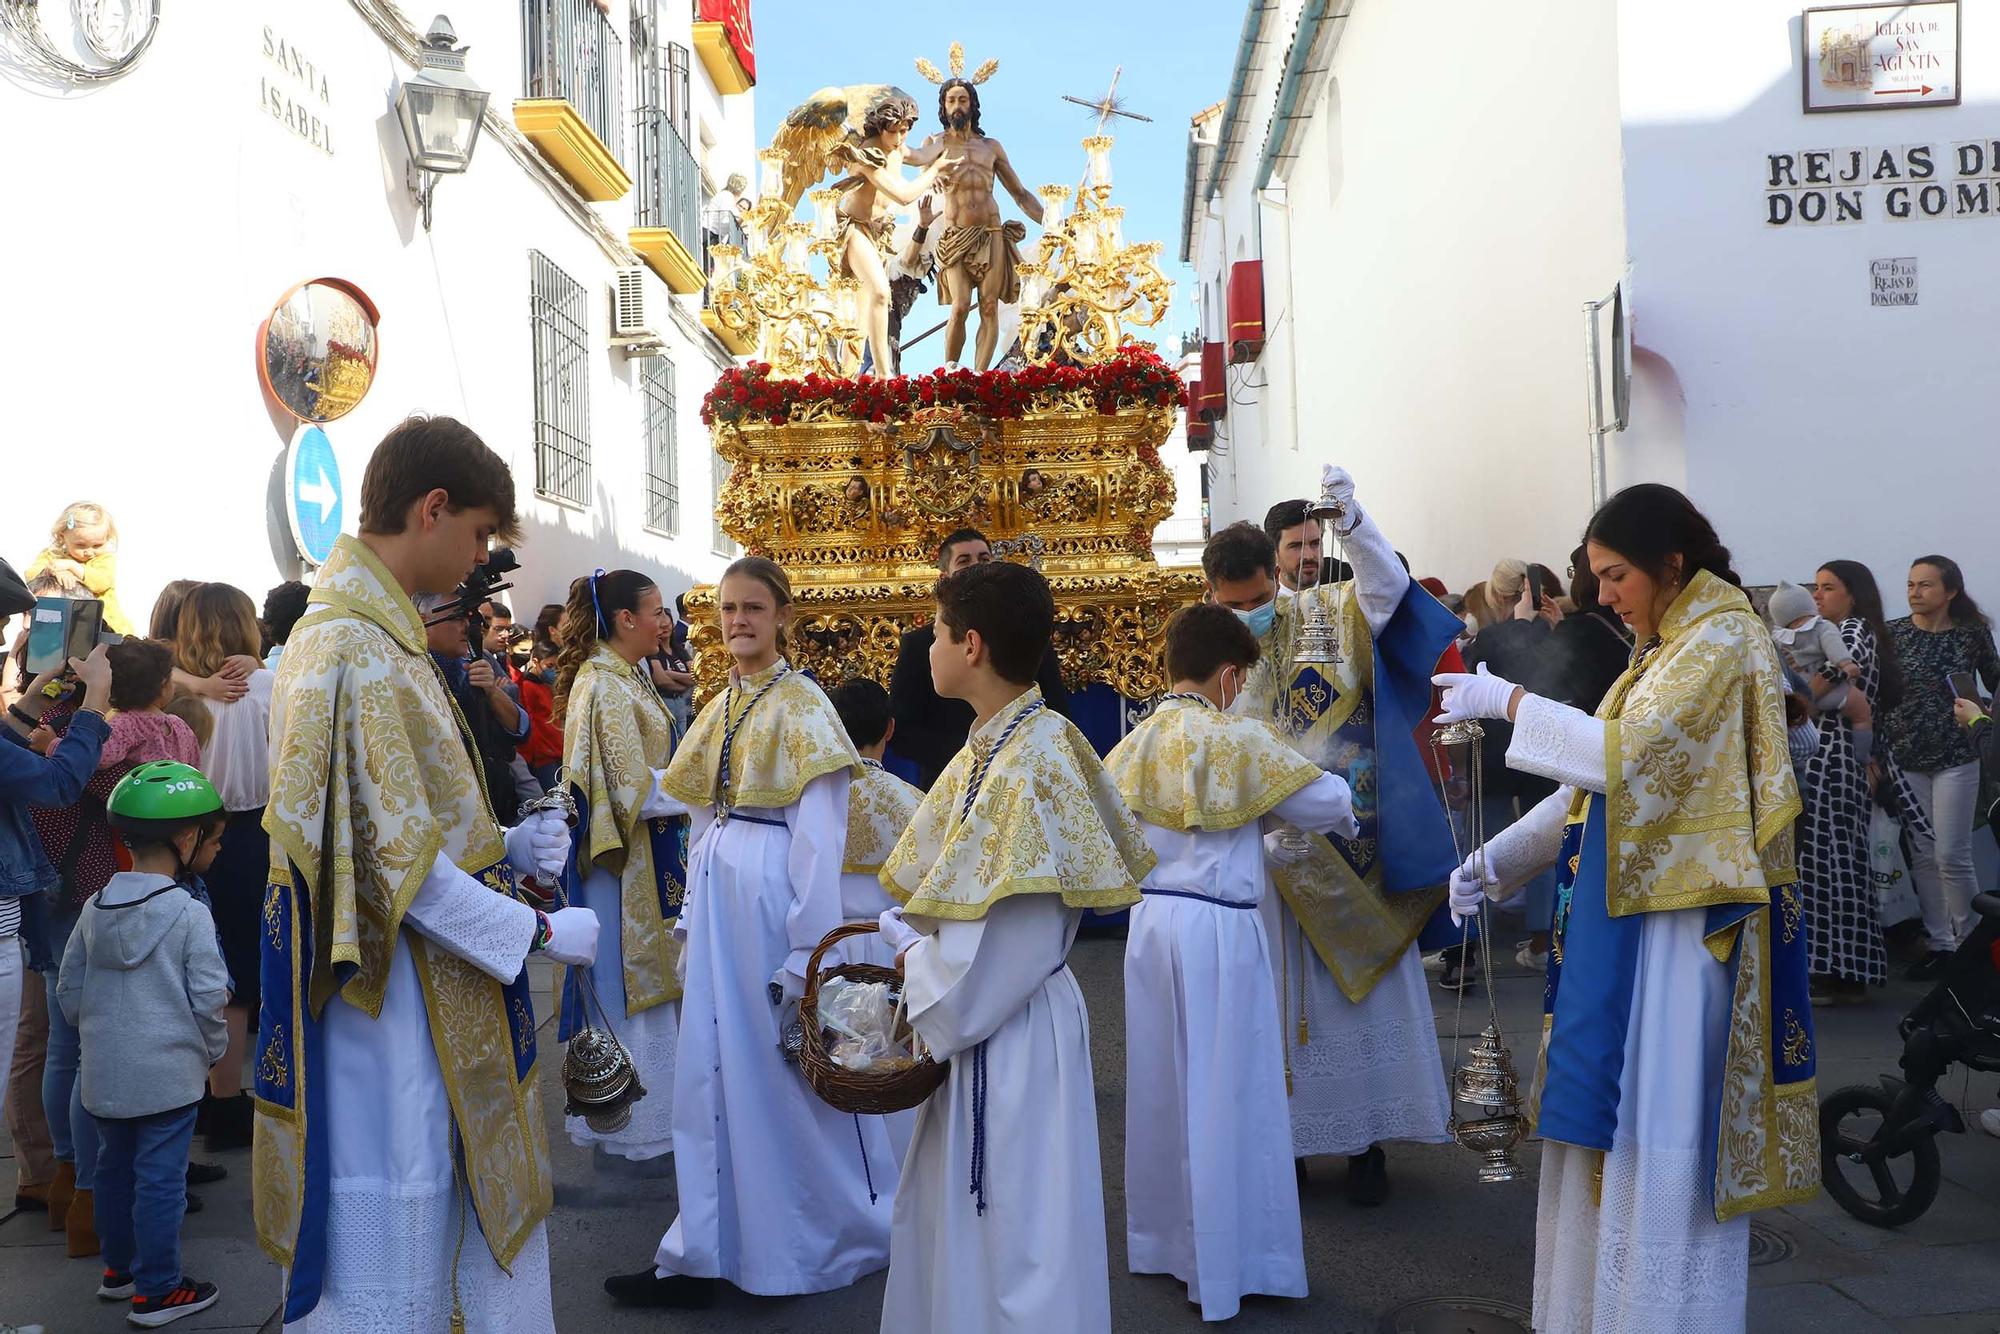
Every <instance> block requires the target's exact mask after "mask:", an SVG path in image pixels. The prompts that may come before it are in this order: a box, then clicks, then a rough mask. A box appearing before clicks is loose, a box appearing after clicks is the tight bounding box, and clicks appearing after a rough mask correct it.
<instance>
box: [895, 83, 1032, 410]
mask: <svg viewBox="0 0 2000 1334" xmlns="http://www.w3.org/2000/svg"><path fill="white" fill-rule="evenodd" d="M938 119H939V120H940V121H941V122H943V124H944V132H943V133H942V134H933V135H932V136H931V137H930V138H928V139H926V140H924V142H923V143H921V144H919V145H918V146H917V147H916V148H914V149H912V150H910V151H909V152H908V153H907V154H906V155H905V157H904V161H906V162H908V163H909V164H910V165H911V166H913V167H922V166H926V165H928V164H930V163H931V162H933V161H935V160H937V159H938V158H939V157H940V156H947V155H948V156H954V157H959V158H962V159H963V161H962V162H960V163H959V164H958V165H957V167H956V170H954V171H953V173H952V175H951V177H950V179H949V183H948V184H946V185H944V186H943V187H942V188H943V189H944V191H945V196H944V230H943V231H942V232H941V233H939V235H938V243H937V273H938V300H939V302H940V303H949V304H950V306H951V321H950V323H949V324H948V325H947V326H946V328H945V336H944V357H945V361H946V362H947V363H949V364H951V365H957V364H958V363H959V359H960V357H961V355H962V354H963V353H964V351H965V325H966V319H967V317H968V316H970V315H971V313H972V305H973V294H974V293H975V292H976V293H977V294H978V302H979V341H978V342H977V344H976V345H975V347H974V353H973V362H972V365H973V369H975V370H982V371H983V370H985V369H987V368H988V367H989V366H991V365H992V364H993V353H994V351H995V347H996V345H997V344H998V342H999V339H1000V304H1001V303H1002V302H1006V301H1018V300H1020V299H1021V277H1020V273H1019V265H1020V262H1021V255H1020V252H1019V251H1018V250H1017V249H1016V248H1015V247H1016V246H1017V245H1018V243H1019V242H1020V241H1021V240H1022V239H1024V238H1025V237H1026V236H1027V234H1028V229H1027V227H1026V226H1024V225H1023V224H1021V223H1020V222H1006V223H1003V222H1002V221H1001V219H1000V205H999V203H998V201H996V200H995V199H994V198H993V182H994V180H995V179H996V178H997V179H998V180H999V182H1000V184H1001V185H1003V186H1005V187H1006V188H1007V193H1008V194H1010V195H1012V196H1013V197H1014V202H1015V203H1017V204H1019V205H1020V206H1021V211H1022V212H1023V213H1026V214H1027V215H1028V216H1029V217H1030V218H1032V219H1034V221H1035V222H1037V223H1039V222H1041V220H1042V204H1041V201H1040V200H1039V199H1036V198H1035V196H1034V195H1033V194H1032V193H1030V192H1029V190H1028V189H1027V187H1026V186H1024V185H1022V184H1021V178H1020V177H1018V176H1016V175H1015V174H1014V165H1013V163H1011V162H1009V161H1008V160H1007V150H1006V149H1004V148H1002V147H1001V146H1000V141H999V140H998V139H994V138H991V137H990V136H988V135H986V134H984V133H982V132H981V131H980V128H979V90H978V89H977V88H976V87H974V86H973V85H972V83H971V82H970V81H968V80H966V79H960V78H952V79H946V80H945V81H944V82H943V83H942V84H940V85H939V87H938Z"/></svg>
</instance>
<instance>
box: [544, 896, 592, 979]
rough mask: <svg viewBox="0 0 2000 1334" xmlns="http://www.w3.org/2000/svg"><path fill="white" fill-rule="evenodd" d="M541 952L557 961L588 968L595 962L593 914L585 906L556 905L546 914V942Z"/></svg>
mask: <svg viewBox="0 0 2000 1334" xmlns="http://www.w3.org/2000/svg"><path fill="white" fill-rule="evenodd" d="M542 953H544V954H546V955H548V956H549V957H550V958H551V959H554V960H555V961H556V962H557V963H567V964H575V965H578V966H581V967H588V966H589V965H591V964H594V963H596V962H597V914H596V913H594V912H592V911H591V910H590V909H588V908H558V909H556V910H555V911H554V912H552V913H550V914H549V943H548V944H546V945H544V946H542Z"/></svg>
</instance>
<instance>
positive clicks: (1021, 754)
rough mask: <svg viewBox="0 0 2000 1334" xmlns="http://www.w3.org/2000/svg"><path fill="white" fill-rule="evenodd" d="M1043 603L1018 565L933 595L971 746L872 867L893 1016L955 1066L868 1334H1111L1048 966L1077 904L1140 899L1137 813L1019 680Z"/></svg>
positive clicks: (1074, 1004)
mask: <svg viewBox="0 0 2000 1334" xmlns="http://www.w3.org/2000/svg"><path fill="white" fill-rule="evenodd" d="M1054 622H1055V601H1054V599H1053V598H1052V597H1051V596H1050V595H1049V587H1048V584H1047V583H1046V582H1044V581H1043V579H1042V577H1041V575H1039V574H1037V573H1036V572H1035V571H1033V570H1031V569H1028V568H1027V567H1025V566H1020V565H1008V564H1001V563H994V564H990V565H976V566H973V567H972V568H970V569H967V570H962V571H960V572H959V573H957V574H955V575H952V576H951V577H950V578H948V579H946V580H944V581H943V582H942V583H940V584H939V585H938V634H937V642H936V643H935V644H933V645H932V646H931V659H930V663H931V679H932V681H933V683H934V684H935V685H936V686H937V692H938V694H939V695H942V696H944V697H945V698H947V699H962V700H964V701H966V702H967V703H968V704H970V705H972V707H973V710H974V722H973V729H972V735H971V737H970V738H969V739H968V740H967V742H966V745H965V749H963V750H961V751H960V752H959V753H958V755H957V757H956V758H955V759H953V760H952V762H951V763H950V764H949V765H948V766H947V767H946V768H945V771H944V773H943V774H942V775H940V777H939V778H938V781H937V783H936V784H935V785H934V786H933V787H932V788H931V790H930V793H929V795H928V796H926V797H925V798H924V804H923V805H922V806H921V807H920V808H918V810H917V814H916V817H915V818H914V819H913V820H912V821H911V822H910V827H909V829H908V830H907V831H906V832H905V833H904V835H903V838H902V841H901V842H899V843H898V844H897V845H896V850H895V851H894V852H893V853H891V854H890V855H889V860H888V862H887V863H885V864H884V865H883V868H882V884H883V886H884V887H885V888H886V889H887V890H888V891H889V893H890V894H891V895H892V896H894V897H895V898H897V899H899V900H901V901H902V902H903V904H904V906H903V907H902V908H901V909H900V910H896V909H892V910H891V911H889V912H887V913H884V914H883V917H882V926H883V933H884V934H885V935H887V936H889V937H890V943H891V945H892V947H893V948H894V949H895V950H896V951H897V952H898V953H899V954H900V955H901V956H902V959H903V971H904V975H905V977H906V979H907V983H906V987H905V993H904V994H905V996H906V998H907V1000H908V1004H909V1016H910V1024H911V1026H912V1027H914V1028H915V1029H916V1031H917V1033H918V1035H919V1036H920V1037H922V1039H923V1040H924V1042H925V1044H926V1045H927V1046H928V1047H929V1049H930V1051H931V1052H932V1054H933V1055H935V1056H937V1057H939V1058H940V1059H948V1060H950V1062H951V1073H950V1075H949V1076H948V1077H947V1078H946V1080H945V1083H944V1085H943V1087H941V1088H939V1089H938V1091H937V1092H936V1093H934V1094H932V1095H931V1097H930V1100H929V1101H928V1102H926V1103H925V1104H924V1105H923V1108H922V1110H921V1111H919V1112H918V1114H917V1126H916V1133H915V1138H914V1139H913V1140H912V1141H911V1144H910V1151H909V1155H908V1156H907V1157H906V1158H905V1159H904V1162H903V1181H902V1187H901V1189H900V1190H899V1191H898V1193H897V1195H896V1212H895V1218H894V1221H893V1223H892V1225H891V1230H890V1239H889V1285H888V1291H887V1293H886V1294H885V1295H884V1297H883V1302H882V1331H883V1334H924V1332H926V1331H928V1332H929V1334H947V1331H948V1332H949V1334H1056V1331H1062V1334H1106V1332H1108V1331H1109V1330H1110V1328H1111V1300H1110V1272H1109V1264H1108V1261H1107V1258H1106V1254H1105V1247H1104V1194H1103V1189H1102V1187H1101V1186H1100V1184H1099V1181H1100V1178H1099V1164H1098V1154H1097V1110H1096V1098H1097V1095H1096V1090H1095V1088H1094V1087H1093V1084H1092V1079H1091V1068H1090V1021H1089V1016H1088V1015H1087V1014H1086V1013H1085V1011H1084V1004H1083V993H1082V991H1081V990H1079V989H1078V987H1077V984H1076V979H1075V978H1074V977H1072V976H1070V972H1069V969H1068V967H1067V966H1066V965H1065V960H1066V959H1067V957H1068V955H1069V947H1070V944H1071V942H1072V941H1074V940H1075V938H1076V928H1077V924H1078V922H1079V921H1080V920H1081V919H1082V916H1083V909H1085V908H1118V907H1124V906H1127V905H1129V904H1132V903H1134V902H1136V901H1137V900H1138V897H1139V888H1138V883H1137V881H1138V879H1139V877H1140V876H1143V875H1144V874H1145V873H1146V872H1147V871H1149V870H1151V869H1152V865H1153V854H1152V852H1151V851H1150V850H1149V849H1148V848H1147V847H1146V841H1145V838H1144V837H1143V836H1142V835H1141V834H1140V832H1139V826H1138V822H1137V821H1136V820H1134V819H1133V818H1132V814H1131V812H1130V811H1128V810H1126V809H1125V804H1124V802H1122V801H1120V800H1119V798H1118V791H1117V789H1116V788H1115V787H1113V786H1112V783H1111V778H1110V775H1109V774H1107V773H1106V772H1105V771H1104V766H1103V764H1102V763H1100V762H1099V760H1098V758H1097V756H1096V754H1095V752H1093V751H1092V750H1091V748H1090V743H1089V742H1088V741H1086V740H1084V737H1083V733H1081V732H1079V731H1077V730H1076V728H1075V727H1074V726H1073V725H1071V724H1070V722H1069V721H1068V720H1067V719H1065V718H1062V717H1061V716H1059V715H1058V714H1056V713H1054V712H1053V711H1052V710H1050V709H1049V708H1047V707H1046V706H1045V705H1044V704H1043V702H1042V693H1041V691H1040V690H1038V689H1036V688H1035V686H1034V684H1033V682H1034V680H1035V670H1036V668H1037V667H1038V666H1039V665H1040V663H1041V661H1042V655H1043V653H1044V652H1046V651H1047V648H1048V643H1049V633H1050V629H1051V627H1052V626H1053V625H1054Z"/></svg>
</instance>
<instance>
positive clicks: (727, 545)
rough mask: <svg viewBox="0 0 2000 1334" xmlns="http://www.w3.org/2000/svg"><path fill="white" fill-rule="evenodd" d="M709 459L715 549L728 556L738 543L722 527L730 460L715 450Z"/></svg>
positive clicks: (710, 453) (717, 552)
mask: <svg viewBox="0 0 2000 1334" xmlns="http://www.w3.org/2000/svg"><path fill="white" fill-rule="evenodd" d="M708 460H709V468H708V475H709V478H710V480H711V483H712V485H711V488H710V490H711V492H712V494H711V495H710V496H709V499H710V500H711V501H712V502H713V505H714V509H715V539H714V543H715V545H714V550H715V553H716V554H717V555H718V556H727V555H730V554H731V553H733V552H734V551H735V550H736V544H735V543H734V542H733V541H731V540H730V537H729V534H728V533H726V532H724V531H723V528H722V488H723V487H724V486H725V485H727V484H728V482H729V460H728V459H725V458H723V457H722V455H720V454H717V453H715V452H714V451H713V450H711V451H710V452H709V456H708Z"/></svg>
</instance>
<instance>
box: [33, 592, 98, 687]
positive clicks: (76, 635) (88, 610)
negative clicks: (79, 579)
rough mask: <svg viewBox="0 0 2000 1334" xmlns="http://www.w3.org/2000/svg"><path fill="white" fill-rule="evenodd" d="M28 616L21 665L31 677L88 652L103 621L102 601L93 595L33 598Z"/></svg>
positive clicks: (93, 646) (94, 644)
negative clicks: (22, 662) (84, 596)
mask: <svg viewBox="0 0 2000 1334" xmlns="http://www.w3.org/2000/svg"><path fill="white" fill-rule="evenodd" d="M29 618H30V619H29V621H28V660H27V662H26V663H25V664H24V665H25V666H26V668H27V670H28V674H29V675H30V676H39V675H41V674H42V673H43V672H52V671H55V670H56V669H58V668H60V667H61V666H62V665H63V664H64V663H66V662H68V661H69V660H70V659H71V658H81V657H86V656H88V655H89V653H90V651H91V649H93V648H95V647H96V646H97V634H98V629H99V627H100V626H102V625H103V623H104V604H103V603H102V602H100V601H98V600H97V599H96V598H57V597H45V598H36V599H35V609H34V611H32V612H30V613H29Z"/></svg>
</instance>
